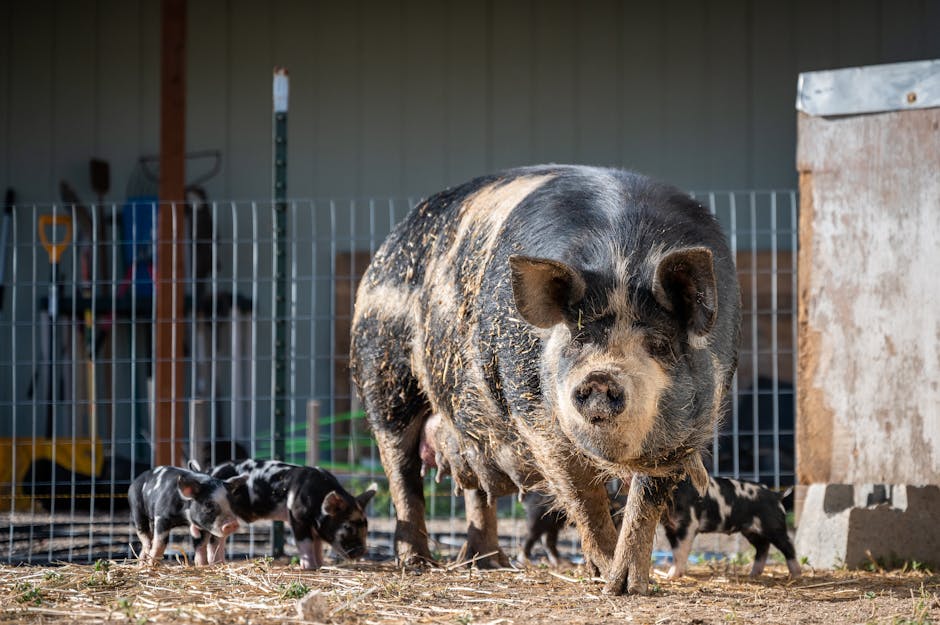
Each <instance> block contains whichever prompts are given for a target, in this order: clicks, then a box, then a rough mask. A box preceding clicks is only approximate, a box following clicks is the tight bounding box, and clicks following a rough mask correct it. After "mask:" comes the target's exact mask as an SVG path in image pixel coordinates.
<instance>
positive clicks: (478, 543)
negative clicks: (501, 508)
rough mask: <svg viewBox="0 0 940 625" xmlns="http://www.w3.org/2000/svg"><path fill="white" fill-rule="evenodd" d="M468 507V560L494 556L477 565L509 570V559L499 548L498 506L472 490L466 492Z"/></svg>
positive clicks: (465, 499)
mask: <svg viewBox="0 0 940 625" xmlns="http://www.w3.org/2000/svg"><path fill="white" fill-rule="evenodd" d="M464 502H465V503H466V505H467V558H468V559H471V558H474V557H475V556H482V555H485V554H488V553H493V552H494V551H495V552H496V553H495V554H493V555H490V556H486V557H485V558H479V559H477V560H476V561H475V564H476V565H477V566H478V567H479V568H481V569H494V568H500V567H503V568H508V567H509V558H508V557H507V556H506V554H505V553H503V550H502V549H500V548H499V534H498V532H497V530H496V523H497V520H496V506H495V505H490V504H489V502H488V501H487V496H486V493H485V492H483V491H481V490H479V489H476V488H471V489H467V490H465V491H464Z"/></svg>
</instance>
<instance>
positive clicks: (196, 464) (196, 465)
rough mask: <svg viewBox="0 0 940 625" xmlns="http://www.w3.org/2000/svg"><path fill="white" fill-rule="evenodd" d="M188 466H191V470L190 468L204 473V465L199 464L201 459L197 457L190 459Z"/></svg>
mask: <svg viewBox="0 0 940 625" xmlns="http://www.w3.org/2000/svg"><path fill="white" fill-rule="evenodd" d="M186 466H188V467H189V470H190V471H195V472H196V473H202V472H203V470H202V465H201V464H199V461H198V460H196V459H195V458H193V459H192V460H190V461H189V462H187V463H186Z"/></svg>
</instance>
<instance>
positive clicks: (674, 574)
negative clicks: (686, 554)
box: [666, 564, 682, 579]
mask: <svg viewBox="0 0 940 625" xmlns="http://www.w3.org/2000/svg"><path fill="white" fill-rule="evenodd" d="M678 577H682V571H681V570H680V569H678V568H676V565H675V564H673V565H672V566H670V567H669V572H668V573H666V579H676V578H678Z"/></svg>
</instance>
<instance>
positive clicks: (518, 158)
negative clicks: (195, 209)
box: [0, 0, 940, 201]
mask: <svg viewBox="0 0 940 625" xmlns="http://www.w3.org/2000/svg"><path fill="white" fill-rule="evenodd" d="M3 11H4V12H5V13H4V15H6V16H8V17H7V18H6V19H5V29H4V30H5V31H6V32H9V36H8V37H6V38H5V39H4V42H3V44H2V45H3V48H2V49H3V51H4V60H5V62H4V63H3V66H4V67H3V70H2V73H0V80H2V81H3V83H2V84H3V87H4V90H3V93H4V98H3V100H4V101H3V103H2V105H0V106H2V108H0V113H2V115H0V124H2V126H3V128H0V138H2V139H3V148H4V149H3V155H2V159H3V161H2V163H0V165H2V167H0V185H13V186H15V187H16V188H17V189H18V190H19V191H20V195H21V197H22V198H23V199H24V200H27V201H29V200H37V201H46V200H50V199H54V198H55V197H56V196H57V189H56V185H57V183H58V179H59V178H60V177H63V176H65V177H68V178H70V179H74V180H73V182H74V184H75V186H76V187H77V189H78V191H79V193H80V194H81V195H82V196H83V197H90V196H91V189H90V183H89V180H88V175H87V159H88V158H89V157H91V156H99V157H102V158H106V159H108V160H109V161H110V163H111V166H112V192H111V193H110V194H109V199H113V200H121V199H122V198H123V197H125V191H126V190H127V183H128V181H129V180H130V176H131V172H132V169H133V167H134V164H135V162H136V159H137V158H138V157H139V156H140V155H141V154H146V153H153V152H155V151H156V149H157V139H158V123H159V118H158V112H159V99H158V96H159V82H158V73H159V3H154V2H140V1H135V0H130V1H122V2H118V1H116V0H81V1H78V2H67V1H65V0H44V1H41V2H36V3H29V4H27V3H5V4H4V6H3ZM188 27H189V47H188V60H189V68H188V76H189V85H190V90H189V99H188V102H187V107H188V108H187V110H188V115H187V126H188V130H189V147H190V149H194V150H195V149H205V148H218V149H220V150H221V151H222V152H223V158H224V162H223V172H222V174H221V175H220V176H218V177H217V178H216V179H214V180H212V181H211V182H210V183H209V184H208V187H209V192H210V195H211V196H212V197H235V198H244V197H263V196H266V195H267V194H268V193H269V187H270V172H269V170H270V147H269V143H270V102H271V95H270V90H271V84H270V83H271V68H272V66H273V65H274V64H283V65H287V66H288V67H289V69H290V72H291V79H292V81H291V91H292V101H291V104H292V106H291V123H290V129H291V139H290V155H291V164H290V185H289V187H290V192H291V195H298V196H328V195H338V196H392V195H395V196H403V195H421V194H425V193H428V192H430V191H433V190H435V189H437V188H439V187H441V186H442V185H445V184H453V183H456V182H459V181H461V180H464V179H466V178H467V177H469V176H471V175H473V174H476V173H480V172H485V171H490V170H493V169H497V168H502V167H508V166H511V165H518V164H523V163H532V162H537V161H550V160H551V161H577V162H587V163H600V164H620V165H624V166H627V167H632V168H636V169H639V170H642V171H644V172H647V173H650V174H652V175H655V176H659V177H664V178H668V179H670V180H672V181H674V182H676V183H678V184H680V185H682V186H686V187H690V188H754V187H757V188H761V187H777V188H779V187H792V186H793V185H794V184H795V180H796V175H795V172H794V167H793V153H794V149H795V124H794V113H793V100H794V90H795V84H796V75H797V73H798V72H799V71H801V70H807V69H819V68H823V67H833V66H846V65H860V64H871V63H877V62H889V61H899V60H910V59H917V58H929V57H932V56H934V57H935V56H938V55H940V37H936V36H935V34H936V33H937V32H940V9H938V6H937V3H936V2H929V1H926V0H910V1H905V2H887V1H885V0H880V1H879V0H858V1H857V2H840V1H837V0H831V1H829V2H809V1H805V2H796V3H791V2H756V1H751V0H718V1H715V2H708V3H700V2H693V1H690V0H670V1H669V2H665V3H652V2H649V3H639V2H624V3H621V2H616V1H615V0H605V1H604V2H599V3H591V4H579V3H569V2H564V1H562V0H558V1H552V2H532V1H525V2H513V3H506V2H496V1H490V2H480V3H470V4H467V3H460V2H456V0H454V1H450V2H424V1H419V0H397V1H394V2H369V1H365V0H361V1H359V2H352V3H341V4H337V3H329V2H301V1H299V0H280V1H279V2H275V3H268V4H264V3H256V2H248V1H246V0H206V1H205V2H192V3H190V4H189V24H188ZM198 169H199V168H198V167H196V166H194V167H193V168H191V173H192V175H196V174H197V173H198Z"/></svg>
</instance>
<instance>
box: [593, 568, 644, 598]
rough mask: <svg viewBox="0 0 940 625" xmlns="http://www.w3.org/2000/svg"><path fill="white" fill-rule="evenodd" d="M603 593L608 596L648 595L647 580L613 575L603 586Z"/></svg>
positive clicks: (637, 576) (625, 574)
mask: <svg viewBox="0 0 940 625" xmlns="http://www.w3.org/2000/svg"><path fill="white" fill-rule="evenodd" d="M604 593H605V594H608V595H625V594H627V593H629V594H631V595H648V594H649V579H647V578H646V577H644V576H639V575H628V574H627V573H626V572H624V573H623V574H618V575H613V576H612V577H611V578H610V580H609V581H608V582H607V585H606V586H604Z"/></svg>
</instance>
